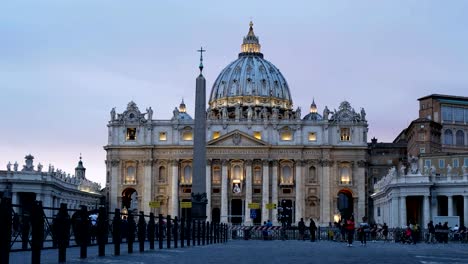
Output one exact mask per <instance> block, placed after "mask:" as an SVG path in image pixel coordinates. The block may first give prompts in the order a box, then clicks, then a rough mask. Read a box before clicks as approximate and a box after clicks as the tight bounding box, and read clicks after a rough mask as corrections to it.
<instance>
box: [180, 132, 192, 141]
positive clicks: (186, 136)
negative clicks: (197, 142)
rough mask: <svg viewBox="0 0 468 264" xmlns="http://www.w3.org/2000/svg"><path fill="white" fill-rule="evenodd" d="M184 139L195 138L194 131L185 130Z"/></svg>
mask: <svg viewBox="0 0 468 264" xmlns="http://www.w3.org/2000/svg"><path fill="white" fill-rule="evenodd" d="M182 140H186V141H188V140H193V134H192V131H185V132H183V133H182Z"/></svg>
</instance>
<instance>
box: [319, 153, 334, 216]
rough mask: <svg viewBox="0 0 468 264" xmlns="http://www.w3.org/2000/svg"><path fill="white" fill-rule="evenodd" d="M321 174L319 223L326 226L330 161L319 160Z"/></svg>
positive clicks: (328, 211)
mask: <svg viewBox="0 0 468 264" xmlns="http://www.w3.org/2000/svg"><path fill="white" fill-rule="evenodd" d="M320 165H321V166H322V174H321V176H322V177H321V179H320V182H321V183H322V190H321V191H320V206H321V212H320V223H321V224H328V222H330V214H331V212H330V203H331V201H330V167H331V166H332V165H333V161H331V160H321V161H320Z"/></svg>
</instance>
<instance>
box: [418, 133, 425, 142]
mask: <svg viewBox="0 0 468 264" xmlns="http://www.w3.org/2000/svg"><path fill="white" fill-rule="evenodd" d="M419 140H421V141H424V140H425V134H424V133H419Z"/></svg>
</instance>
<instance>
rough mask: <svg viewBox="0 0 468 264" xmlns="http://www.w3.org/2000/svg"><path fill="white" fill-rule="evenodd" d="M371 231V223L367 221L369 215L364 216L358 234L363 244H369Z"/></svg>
mask: <svg viewBox="0 0 468 264" xmlns="http://www.w3.org/2000/svg"><path fill="white" fill-rule="evenodd" d="M368 232H369V224H368V223H367V217H365V216H364V217H362V222H361V223H360V224H359V229H358V235H359V240H360V241H361V246H365V245H366V244H367V233H368Z"/></svg>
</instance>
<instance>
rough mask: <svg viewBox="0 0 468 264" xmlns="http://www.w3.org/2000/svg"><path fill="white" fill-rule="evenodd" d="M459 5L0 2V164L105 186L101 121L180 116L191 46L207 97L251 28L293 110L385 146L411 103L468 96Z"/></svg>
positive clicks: (466, 36)
mask: <svg viewBox="0 0 468 264" xmlns="http://www.w3.org/2000/svg"><path fill="white" fill-rule="evenodd" d="M467 14H468V1H455V0H451V1H428V0H418V1H410V0H402V1H397V0H389V1H375V0H368V1H345V0H343V1H330V0H326V1H325V0H324V1H310V0H309V1H277V2H276V1H271V0H269V1H241V0H238V1H219V0H218V1H154V0H148V1H143V0H140V1H116V0H75V1H72V0H68V1H63V0H56V1H51V0H41V1H37V0H31V1H21V0H11V1H2V3H0V36H1V41H0V96H1V97H0V98H1V103H0V112H1V113H2V117H3V121H2V127H3V129H1V134H0V167H1V169H2V170H4V169H6V164H7V163H8V161H11V162H12V163H14V162H15V161H18V162H19V163H20V166H22V165H23V164H24V156H25V155H26V154H29V153H31V154H32V155H34V156H35V158H36V159H35V165H37V163H38V162H41V163H42V164H44V168H45V169H47V166H48V164H49V163H52V164H53V165H55V168H60V169H62V170H65V171H67V172H70V173H74V168H75V167H76V165H77V162H78V157H79V154H80V153H82V155H83V161H84V165H85V167H86V168H87V178H89V179H91V180H94V181H98V182H101V183H102V184H103V186H104V182H105V164H104V160H105V154H106V153H105V151H104V150H103V146H104V145H106V144H107V126H106V125H107V123H108V121H109V119H110V115H109V112H110V110H111V108H112V107H116V109H117V112H118V113H121V112H122V111H123V110H124V109H125V107H126V105H127V103H128V102H129V101H131V100H133V101H135V102H136V103H137V105H138V106H139V108H140V110H142V111H144V110H145V109H146V108H147V107H149V106H151V107H152V108H153V110H154V115H153V118H155V119H169V118H170V117H171V116H172V110H173V109H174V107H175V106H178V105H179V103H180V101H181V99H182V98H184V100H185V103H186V104H187V108H188V112H189V114H191V115H192V116H193V110H194V109H193V107H194V95H195V78H196V76H197V75H198V63H199V62H198V59H199V54H198V53H197V52H196V50H197V49H199V47H200V46H201V45H203V47H204V48H205V49H206V50H207V52H206V53H205V54H204V66H205V69H204V75H205V77H206V79H207V94H208V95H209V92H210V90H211V85H212V84H213V82H214V80H215V79H216V77H217V75H218V73H219V72H220V71H221V70H222V69H223V68H224V67H225V66H226V65H227V64H228V63H230V62H231V61H233V60H235V59H236V58H237V54H238V53H239V51H240V45H241V42H242V38H243V36H245V35H246V34H247V32H248V24H249V21H250V19H252V20H253V22H254V31H255V33H256V35H257V36H259V38H260V44H261V45H262V52H263V54H264V55H265V59H267V60H269V61H270V62H272V63H273V64H275V65H276V66H277V67H278V68H279V69H280V70H281V72H282V73H283V75H284V76H285V78H286V79H287V81H288V84H289V87H290V90H291V94H292V98H293V102H294V108H295V107H297V106H300V107H301V108H302V109H303V111H302V113H303V114H305V113H306V112H308V109H309V106H310V103H311V102H312V98H315V102H316V103H317V106H318V108H319V111H320V113H321V112H322V111H323V108H324V106H325V105H327V106H328V108H330V109H332V110H333V109H334V108H338V106H339V104H340V102H341V101H343V100H348V101H349V102H350V103H351V105H352V106H353V107H354V108H355V109H356V110H358V109H360V108H361V107H364V108H365V109H366V112H367V118H368V120H369V137H368V138H369V140H370V138H372V137H376V138H378V139H379V141H387V142H389V141H392V140H393V139H394V138H395V137H396V136H397V134H398V133H399V132H400V131H401V130H402V129H404V128H405V127H406V126H407V125H408V124H409V123H410V121H411V120H413V119H415V118H417V117H418V101H417V99H418V98H420V97H422V96H425V95H428V94H432V93H442V94H450V95H460V96H468V88H467V87H468V26H467V25H468V16H467Z"/></svg>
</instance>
